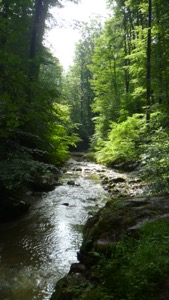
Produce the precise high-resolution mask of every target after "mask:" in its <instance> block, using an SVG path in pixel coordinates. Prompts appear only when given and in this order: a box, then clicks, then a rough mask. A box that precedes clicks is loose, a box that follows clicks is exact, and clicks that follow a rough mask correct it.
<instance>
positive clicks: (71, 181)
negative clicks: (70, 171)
mask: <svg viewBox="0 0 169 300" xmlns="http://www.w3.org/2000/svg"><path fill="white" fill-rule="evenodd" d="M67 184H68V185H72V186H73V185H75V181H74V180H68V181H67Z"/></svg>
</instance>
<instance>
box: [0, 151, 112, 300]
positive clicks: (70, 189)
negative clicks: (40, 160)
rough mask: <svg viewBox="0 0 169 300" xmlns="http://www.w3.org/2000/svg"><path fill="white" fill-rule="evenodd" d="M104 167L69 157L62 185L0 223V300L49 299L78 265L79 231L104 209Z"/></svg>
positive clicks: (105, 196)
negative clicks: (14, 218)
mask: <svg viewBox="0 0 169 300" xmlns="http://www.w3.org/2000/svg"><path fill="white" fill-rule="evenodd" d="M101 172H105V169H104V167H103V166H100V165H98V164H95V163H91V162H87V161H85V160H84V161H82V160H81V159H79V158H78V157H77V158H71V159H70V160H69V161H68V162H67V164H66V167H65V171H64V173H63V176H62V177H61V178H60V183H61V185H59V186H57V187H56V188H55V190H53V191H51V192H48V193H44V194H43V195H42V196H40V197H39V199H38V200H36V201H35V202H34V203H33V205H32V206H31V208H30V210H29V212H28V213H27V214H26V215H24V216H23V217H22V218H20V219H19V220H17V221H15V222H9V223H4V224H1V225H0V237H1V238H0V300H23V299H24V300H34V299H36V300H48V299H50V297H51V295H52V292H53V290H54V287H55V284H56V282H57V281H58V280H59V279H60V278H61V277H63V276H64V275H65V274H67V272H68V271H69V269H70V265H71V264H72V263H73V262H77V251H78V250H79V248H80V245H81V242H82V227H83V225H84V223H85V222H86V220H87V219H88V217H89V216H90V215H91V214H92V213H94V212H96V211H97V210H98V209H99V207H102V206H104V204H105V202H106V200H107V199H108V193H107V192H106V191H105V190H104V189H103V187H102V186H101V184H100V179H99V174H100V173H101Z"/></svg>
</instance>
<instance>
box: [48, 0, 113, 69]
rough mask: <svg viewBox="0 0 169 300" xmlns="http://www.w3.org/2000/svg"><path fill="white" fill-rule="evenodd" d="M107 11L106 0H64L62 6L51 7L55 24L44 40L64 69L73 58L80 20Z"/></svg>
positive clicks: (102, 14)
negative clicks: (76, 0)
mask: <svg viewBox="0 0 169 300" xmlns="http://www.w3.org/2000/svg"><path fill="white" fill-rule="evenodd" d="M107 13H108V11H107V10H106V0H99V1H98V0H81V1H80V3H79V4H78V5H77V4H74V3H72V2H68V1H65V7H64V8H62V9H59V8H53V9H52V15H53V17H54V19H55V22H56V23H57V24H56V25H54V26H52V27H53V28H52V29H50V30H49V31H48V33H47V35H46V42H47V45H48V47H50V49H51V50H52V52H53V53H54V55H55V56H56V57H57V58H58V59H59V60H60V62H61V64H62V65H63V67H64V69H65V70H67V68H68V66H69V65H70V64H71V63H72V60H73V54H74V50H75V44H76V43H77V42H78V39H79V28H80V22H87V21H89V20H90V19H91V18H94V17H95V16H103V17H105V16H106V14H107Z"/></svg>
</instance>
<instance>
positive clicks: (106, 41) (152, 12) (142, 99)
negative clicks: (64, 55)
mask: <svg viewBox="0 0 169 300" xmlns="http://www.w3.org/2000/svg"><path fill="white" fill-rule="evenodd" d="M76 2H77V1H76ZM107 2H108V3H107V4H108V6H109V8H110V11H111V14H110V16H109V19H108V20H107V21H106V22H105V24H104V25H102V24H101V21H100V20H99V18H97V19H96V20H92V21H91V23H90V24H84V25H83V26H82V29H81V39H80V41H79V43H78V44H77V46H76V52H75V57H74V63H73V65H72V66H71V67H70V69H69V71H68V72H67V73H66V74H65V73H64V72H63V68H62V66H61V64H60V62H59V60H58V59H56V58H55V57H53V56H52V54H51V52H50V50H49V49H47V48H46V47H44V44H43V39H44V33H45V30H46V20H47V19H49V18H50V14H49V9H50V8H51V7H53V6H56V5H57V6H59V7H61V4H60V3H59V1H55V0H46V1H43V0H19V1H15V0H10V1H9V0H2V1H1V3H0V14H1V18H0V23H1V24H0V89H1V100H0V169H1V172H0V186H1V187H0V189H1V197H2V200H1V202H3V203H4V202H5V201H7V200H6V199H10V200H11V201H14V199H15V198H18V197H19V195H20V194H21V193H22V192H24V191H25V189H33V188H35V186H36V187H37V186H38V185H39V188H40V186H41V181H42V179H43V182H46V181H48V180H50V179H51V177H52V176H53V174H54V173H55V172H56V168H57V167H60V166H61V165H62V164H63V163H64V162H65V161H66V160H67V158H68V156H69V153H70V151H71V150H72V149H74V148H75V146H77V149H88V148H89V149H90V150H89V151H90V154H91V157H93V158H94V159H95V160H96V161H97V162H100V163H103V164H106V165H108V166H111V167H112V166H114V165H118V164H122V163H123V164H124V165H125V164H127V163H132V164H137V165H139V168H140V172H141V174H142V176H143V177H144V178H148V180H149V182H150V184H152V187H153V189H152V190H153V191H154V192H155V193H159V192H160V193H165V192H168V181H169V175H168V168H169V160H168V153H169V142H168V136H169V121H168V118H167V111H168V107H169V85H168V81H169V14H168V11H169V2H168V0H163V1H162V0H149V1H146V0H127V1H124V0H116V1H107ZM39 181H40V182H39Z"/></svg>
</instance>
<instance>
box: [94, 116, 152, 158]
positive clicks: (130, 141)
mask: <svg viewBox="0 0 169 300" xmlns="http://www.w3.org/2000/svg"><path fill="white" fill-rule="evenodd" d="M145 131H146V127H145V119H144V116H143V115H140V114H135V115H133V116H132V117H128V118H127V120H126V121H124V122H122V123H115V122H114V123H112V124H111V131H110V133H109V135H108V139H107V141H105V142H104V144H103V145H101V147H100V149H99V151H97V153H96V159H97V161H98V162H102V163H105V164H110V163H112V162H113V161H119V160H120V161H130V160H137V159H138V158H139V154H140V149H139V145H140V144H141V140H142V139H143V135H144V133H145ZM99 146H100V145H98V148H99Z"/></svg>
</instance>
